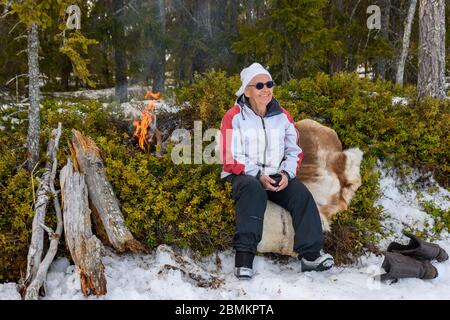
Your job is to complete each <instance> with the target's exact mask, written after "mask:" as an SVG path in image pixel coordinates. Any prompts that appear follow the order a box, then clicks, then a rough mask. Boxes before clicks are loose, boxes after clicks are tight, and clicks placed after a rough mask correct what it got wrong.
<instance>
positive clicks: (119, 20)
mask: <svg viewBox="0 0 450 320" xmlns="http://www.w3.org/2000/svg"><path fill="white" fill-rule="evenodd" d="M123 6H124V3H123V0H113V15H114V16H113V28H114V29H113V30H114V31H113V35H112V36H113V43H114V61H115V64H116V70H115V71H116V72H115V75H116V97H117V99H118V100H119V101H120V102H125V101H127V100H128V80H127V57H126V51H125V43H124V40H125V29H124V25H123V18H124V12H125V10H124V9H123Z"/></svg>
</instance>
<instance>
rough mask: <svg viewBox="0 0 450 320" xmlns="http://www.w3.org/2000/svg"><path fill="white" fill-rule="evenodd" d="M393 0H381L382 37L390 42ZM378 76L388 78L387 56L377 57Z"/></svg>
mask: <svg viewBox="0 0 450 320" xmlns="http://www.w3.org/2000/svg"><path fill="white" fill-rule="evenodd" d="M390 1H391V0H382V1H380V5H381V30H380V34H381V37H382V38H383V39H384V40H385V41H386V42H388V43H389V27H390V26H389V20H390V14H391V4H390ZM376 65H377V68H376V76H377V77H379V78H382V79H386V68H387V60H386V58H385V57H378V58H376Z"/></svg>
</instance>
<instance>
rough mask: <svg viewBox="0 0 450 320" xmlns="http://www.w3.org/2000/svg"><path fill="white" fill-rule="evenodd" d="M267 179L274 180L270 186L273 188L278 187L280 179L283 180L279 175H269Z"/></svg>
mask: <svg viewBox="0 0 450 320" xmlns="http://www.w3.org/2000/svg"><path fill="white" fill-rule="evenodd" d="M269 177H271V178H272V180H275V183H272V186H274V187H278V186H279V185H280V182H281V179H282V178H283V176H282V175H281V174H279V173H275V174H271V175H269Z"/></svg>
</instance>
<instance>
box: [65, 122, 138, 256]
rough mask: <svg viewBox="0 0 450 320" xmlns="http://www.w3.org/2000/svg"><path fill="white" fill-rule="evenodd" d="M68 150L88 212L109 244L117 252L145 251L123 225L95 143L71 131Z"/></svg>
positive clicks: (123, 222)
mask: <svg viewBox="0 0 450 320" xmlns="http://www.w3.org/2000/svg"><path fill="white" fill-rule="evenodd" d="M70 147H71V152H72V160H73V161H74V166H75V168H77V170H79V171H80V172H81V173H82V174H84V176H85V179H86V184H87V188H88V192H89V200H90V203H91V209H92V211H93V213H95V214H97V215H98V216H99V219H100V220H101V223H102V225H103V228H104V231H105V233H106V236H107V240H108V242H109V243H110V244H111V245H112V246H113V247H114V249H116V250H117V251H118V252H120V253H121V252H125V251H126V250H131V251H133V252H145V248H144V246H143V245H142V244H141V243H139V242H138V241H137V240H135V239H134V237H133V235H132V234H131V232H130V231H129V230H128V228H127V227H126V225H125V221H124V218H123V215H122V212H121V210H120V207H119V201H118V200H117V198H116V196H115V195H114V191H113V188H112V186H111V184H110V183H109V182H108V180H107V179H106V174H105V170H104V165H103V161H102V159H101V157H100V151H99V149H98V147H97V145H96V144H95V142H94V141H92V139H90V138H89V137H85V136H83V135H82V134H81V133H80V132H79V131H77V130H75V129H72V143H71V146H70Z"/></svg>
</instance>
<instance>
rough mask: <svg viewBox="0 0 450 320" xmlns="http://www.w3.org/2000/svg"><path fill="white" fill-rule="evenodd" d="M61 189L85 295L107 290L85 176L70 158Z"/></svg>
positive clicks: (69, 238)
mask: <svg viewBox="0 0 450 320" xmlns="http://www.w3.org/2000/svg"><path fill="white" fill-rule="evenodd" d="M60 179H61V190H62V199H63V206H64V210H63V217H64V230H65V236H66V238H65V239H66V244H67V247H68V248H69V251H70V253H71V255H72V259H73V261H74V262H75V265H76V266H77V267H78V269H79V271H80V278H81V290H82V292H83V294H84V295H85V296H88V295H90V294H95V295H97V296H99V295H104V294H106V278H105V275H104V266H103V263H102V252H103V245H102V243H101V241H100V240H99V239H97V237H95V236H94V235H93V234H92V229H91V217H90V215H91V210H90V209H89V202H88V191H87V187H86V183H85V176H84V175H83V174H81V173H79V172H76V171H74V168H73V165H72V162H71V161H70V159H69V160H68V161H67V164H66V165H65V166H64V168H63V169H62V170H61V173H60Z"/></svg>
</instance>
